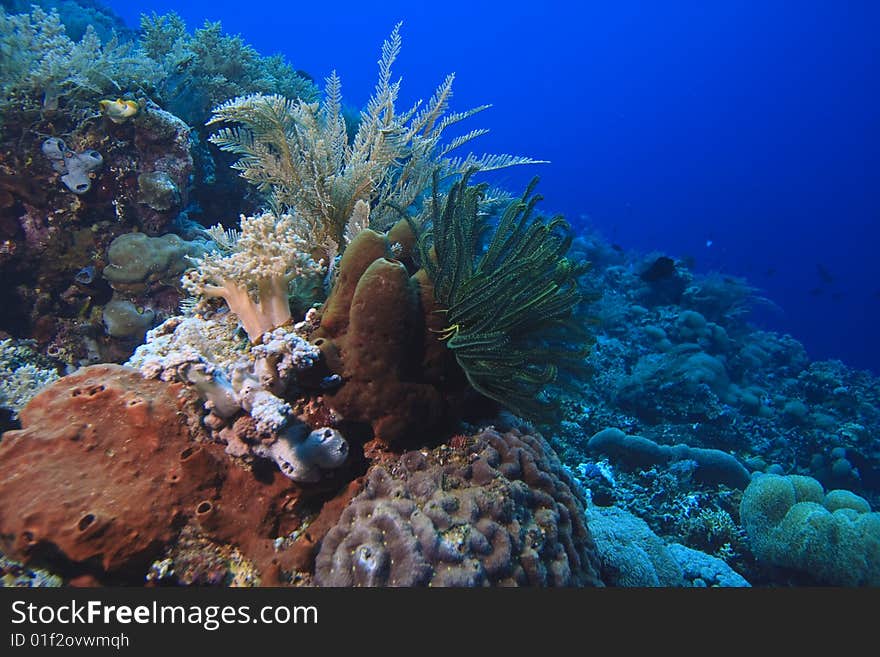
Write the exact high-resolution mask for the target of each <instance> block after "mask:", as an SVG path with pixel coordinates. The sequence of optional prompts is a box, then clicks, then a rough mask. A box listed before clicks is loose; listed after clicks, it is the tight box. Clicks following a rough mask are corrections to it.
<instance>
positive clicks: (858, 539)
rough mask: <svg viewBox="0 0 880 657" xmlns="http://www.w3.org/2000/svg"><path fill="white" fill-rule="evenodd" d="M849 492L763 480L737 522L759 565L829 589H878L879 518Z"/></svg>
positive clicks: (811, 482) (790, 479)
mask: <svg viewBox="0 0 880 657" xmlns="http://www.w3.org/2000/svg"><path fill="white" fill-rule="evenodd" d="M869 509H870V507H869V506H868V503H867V502H866V501H865V500H864V499H862V498H860V497H859V496H857V495H855V494H853V493H851V492H849V491H831V492H829V493H828V494H827V495H825V494H824V491H823V489H822V485H821V484H820V483H819V482H818V481H816V480H815V479H813V478H811V477H804V476H799V475H788V476H781V475H774V474H764V475H760V476H758V477H756V478H755V479H753V480H752V483H751V484H749V486H748V488H746V491H745V493H744V494H743V498H742V502H741V504H740V517H741V518H742V523H743V527H744V528H745V530H746V533H747V534H748V536H749V541H750V543H751V546H752V551H753V552H754V553H755V556H756V557H757V558H758V560H759V561H763V562H766V563H771V564H774V565H777V566H784V567H787V568H792V569H795V570H799V571H802V572H805V573H808V574H809V575H810V576H811V577H813V578H815V580H816V581H817V582H820V583H823V584H830V585H833V586H866V585H867V586H880V513H876V512H873V513H872V512H870V511H869Z"/></svg>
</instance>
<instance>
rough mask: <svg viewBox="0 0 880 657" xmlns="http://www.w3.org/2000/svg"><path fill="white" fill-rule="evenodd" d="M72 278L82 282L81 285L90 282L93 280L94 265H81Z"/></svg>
mask: <svg viewBox="0 0 880 657" xmlns="http://www.w3.org/2000/svg"><path fill="white" fill-rule="evenodd" d="M73 280H75V281H76V282H77V283H82V284H83V285H89V284H91V282H92V281H93V280H95V267H94V266H93V265H87V266H85V267H83V268H82V269H80V270H79V271H78V272H77V273H76V276H74V277H73Z"/></svg>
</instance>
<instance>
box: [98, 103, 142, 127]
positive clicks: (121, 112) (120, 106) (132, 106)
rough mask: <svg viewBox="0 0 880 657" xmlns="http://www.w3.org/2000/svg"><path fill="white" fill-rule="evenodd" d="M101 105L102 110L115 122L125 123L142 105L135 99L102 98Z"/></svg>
mask: <svg viewBox="0 0 880 657" xmlns="http://www.w3.org/2000/svg"><path fill="white" fill-rule="evenodd" d="M98 105H100V106H101V112H102V113H103V114H104V116H106V117H107V118H108V119H110V120H111V121H113V123H125V122H126V121H127V120H128V119H130V118H131V117H133V116H134V115H135V114H137V113H138V110H139V109H140V106H139V105H138V104H137V103H136V102H135V101H133V100H123V99H122V98H117V99H116V100H101V101H98Z"/></svg>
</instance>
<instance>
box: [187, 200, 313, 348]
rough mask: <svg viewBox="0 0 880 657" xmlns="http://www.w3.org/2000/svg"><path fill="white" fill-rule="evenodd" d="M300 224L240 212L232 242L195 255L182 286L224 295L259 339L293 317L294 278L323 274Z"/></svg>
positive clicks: (197, 292) (269, 215) (252, 336)
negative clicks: (300, 231) (291, 292)
mask: <svg viewBox="0 0 880 657" xmlns="http://www.w3.org/2000/svg"><path fill="white" fill-rule="evenodd" d="M297 228H298V222H297V221H296V219H295V218H294V217H293V216H291V215H289V214H284V215H281V216H280V217H278V216H276V215H274V214H272V213H269V212H267V213H264V214H262V215H259V216H255V217H245V216H242V218H241V232H240V233H239V234H238V235H237V236H236V238H235V239H234V241H231V242H229V243H228V244H224V245H223V248H222V249H218V250H214V251H211V252H210V253H208V254H207V255H205V256H203V257H201V258H196V259H194V262H195V264H196V268H195V269H194V270H191V271H190V272H188V273H187V274H186V275H185V276H184V278H183V285H184V287H185V288H186V290H187V291H188V292H190V293H191V294H195V295H197V296H201V297H209V298H211V297H221V298H223V299H224V300H225V301H226V304H227V305H228V306H229V309H230V310H231V311H232V312H234V313H235V314H236V315H237V316H238V319H239V321H240V322H241V325H242V326H243V327H244V330H245V332H246V333H247V334H248V337H249V338H250V339H251V342H256V341H257V339H258V338H260V337H261V336H262V335H263V334H264V333H266V332H267V331H271V330H272V329H274V328H276V327H278V326H281V325H283V324H285V323H287V322H288V321H290V305H289V302H288V285H289V283H290V281H291V280H293V279H294V278H299V277H313V276H318V277H320V276H321V273H322V270H323V263H319V262H315V261H314V259H312V256H311V254H310V250H309V245H308V244H307V243H306V242H305V241H304V240H303V239H302V238H301V237H300V236H299V235H298V234H297Z"/></svg>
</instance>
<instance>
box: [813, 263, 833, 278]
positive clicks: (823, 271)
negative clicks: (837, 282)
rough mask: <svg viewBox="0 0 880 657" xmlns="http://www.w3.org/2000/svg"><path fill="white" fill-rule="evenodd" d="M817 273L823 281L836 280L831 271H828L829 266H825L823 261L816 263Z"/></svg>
mask: <svg viewBox="0 0 880 657" xmlns="http://www.w3.org/2000/svg"><path fill="white" fill-rule="evenodd" d="M816 273H817V274H819V278H821V279H822V281H823V282H825V283H833V282H834V276H832V274H831V272H830V271H828V268H827V267H825V265H823V264H822V263H821V262H818V263H816Z"/></svg>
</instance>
